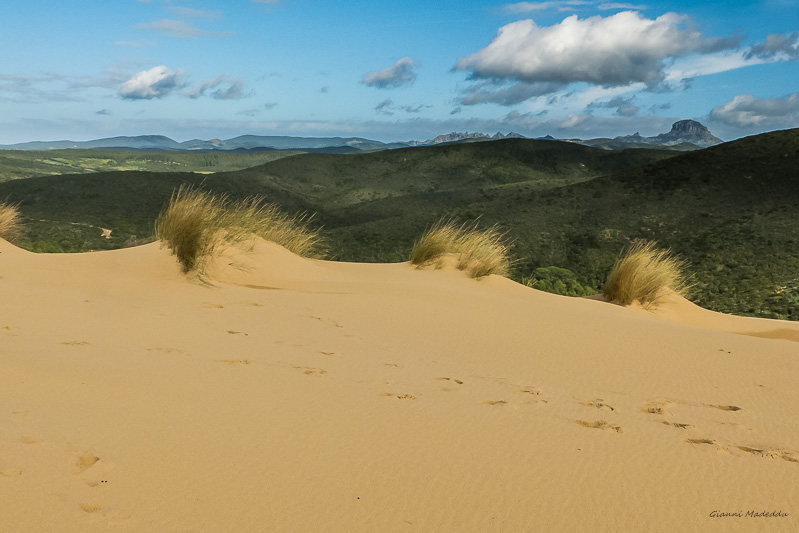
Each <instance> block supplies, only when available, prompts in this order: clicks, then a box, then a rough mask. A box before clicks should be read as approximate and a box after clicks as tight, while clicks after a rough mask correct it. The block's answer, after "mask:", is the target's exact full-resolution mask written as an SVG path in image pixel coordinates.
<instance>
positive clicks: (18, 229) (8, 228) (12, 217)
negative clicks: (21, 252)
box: [0, 203, 22, 243]
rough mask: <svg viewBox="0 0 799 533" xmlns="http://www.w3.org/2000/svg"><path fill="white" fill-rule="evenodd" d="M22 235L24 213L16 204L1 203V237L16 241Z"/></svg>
mask: <svg viewBox="0 0 799 533" xmlns="http://www.w3.org/2000/svg"><path fill="white" fill-rule="evenodd" d="M21 235H22V215H21V214H20V212H19V208H17V206H16V205H12V204H7V203H0V239H5V240H7V241H8V242H10V243H14V242H16V240H17V239H19V237H20V236H21Z"/></svg>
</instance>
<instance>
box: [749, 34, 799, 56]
mask: <svg viewBox="0 0 799 533" xmlns="http://www.w3.org/2000/svg"><path fill="white" fill-rule="evenodd" d="M753 57H759V58H761V59H773V60H799V32H796V31H795V32H793V33H792V34H790V35H783V34H780V33H772V34H770V35H767V36H766V41H765V42H763V43H760V44H756V45H754V46H752V48H751V49H750V50H749V52H747V54H746V58H747V59H750V58H753Z"/></svg>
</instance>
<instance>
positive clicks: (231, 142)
mask: <svg viewBox="0 0 799 533" xmlns="http://www.w3.org/2000/svg"><path fill="white" fill-rule="evenodd" d="M511 138H513V139H524V138H526V137H525V136H524V135H521V134H519V133H514V132H511V133H508V134H507V135H505V134H502V133H499V132H498V133H496V134H494V135H487V134H485V133H480V132H471V133H470V132H452V133H447V134H444V135H439V136H437V137H435V138H432V139H427V140H426V141H406V142H392V143H384V142H381V141H375V140H370V139H364V138H361V137H290V136H282V135H281V136H275V135H241V136H239V137H234V138H232V139H227V140H221V139H211V140H202V139H193V140H190V141H185V142H177V141H175V140H173V139H170V138H169V137H165V136H163V135H139V136H135V137H110V138H107V139H97V140H93V141H34V142H26V143H19V144H11V145H0V150H59V149H69V148H76V149H89V148H117V149H127V150H141V151H148V152H176V151H214V150H221V151H227V152H231V151H238V152H244V151H257V150H300V151H304V152H323V153H356V152H362V151H372V150H386V149H393V148H408V147H412V146H433V145H439V144H452V143H463V142H483V141H496V140H500V139H511ZM540 139H543V140H557V139H555V138H554V137H552V136H549V135H547V136H546V137H540ZM564 140H566V141H569V142H574V143H578V144H584V145H586V146H593V147H597V148H604V149H606V150H619V149H624V148H659V149H669V150H684V151H689V150H696V149H699V148H707V147H709V146H713V145H716V144H719V143H721V142H722V141H721V139H719V138H717V137H715V136H713V134H711V133H710V131H709V130H708V129H707V128H706V127H705V126H703V125H702V124H700V123H699V122H696V121H694V120H680V121H678V122H675V123H674V125H673V126H672V128H671V131H669V132H668V133H662V134H660V135H657V136H655V137H642V136H641V135H640V134H639V133H635V134H633V135H626V136H621V137H615V138H613V139H610V138H599V139H588V140H583V139H564Z"/></svg>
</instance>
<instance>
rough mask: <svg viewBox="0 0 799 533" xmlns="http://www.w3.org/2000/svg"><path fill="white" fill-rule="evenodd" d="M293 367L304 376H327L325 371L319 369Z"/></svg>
mask: <svg viewBox="0 0 799 533" xmlns="http://www.w3.org/2000/svg"><path fill="white" fill-rule="evenodd" d="M293 366H294V368H296V369H297V370H301V371H302V373H303V374H305V375H306V376H312V375H316V376H322V375H324V374H327V370H322V369H321V368H312V367H310V366H296V365H293Z"/></svg>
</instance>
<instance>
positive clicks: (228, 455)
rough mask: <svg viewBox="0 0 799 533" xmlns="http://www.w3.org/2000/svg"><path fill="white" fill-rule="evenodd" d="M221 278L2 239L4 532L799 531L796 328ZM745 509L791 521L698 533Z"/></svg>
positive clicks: (404, 270) (145, 257) (281, 271)
mask: <svg viewBox="0 0 799 533" xmlns="http://www.w3.org/2000/svg"><path fill="white" fill-rule="evenodd" d="M213 276H214V278H215V279H216V280H217V282H216V283H215V284H214V286H207V285H202V284H200V283H197V282H196V281H193V280H190V279H186V278H185V277H184V276H183V275H182V274H181V273H180V270H179V268H178V265H177V264H176V263H175V261H174V258H173V257H171V256H170V255H169V253H168V251H166V250H162V249H160V248H159V247H158V245H157V244H153V245H148V246H143V247H140V248H133V249H127V250H119V251H113V252H98V253H91V254H82V255H67V254H60V255H35V254H30V253H27V252H24V251H22V250H19V249H17V248H14V247H12V246H10V245H8V244H7V243H5V242H3V241H0V531H117V530H119V531H664V532H665V531H669V532H671V531H700V530H701V531H797V530H799V519H798V518H797V517H799V422H797V416H799V415H798V413H799V389H798V388H797V385H796V384H797V383H798V382H799V343H797V342H793V341H795V340H797V339H799V325H797V324H792V323H783V322H775V321H761V320H756V319H744V318H738V317H727V316H723V315H719V314H717V313H710V312H708V311H705V310H702V309H698V308H695V306H692V304H690V303H688V302H685V301H680V300H679V299H673V300H672V301H670V302H668V303H667V304H666V305H665V306H663V307H662V308H661V309H660V310H659V311H658V313H656V314H652V313H647V312H644V311H640V310H636V309H632V308H622V307H618V306H615V305H611V304H607V303H603V302H598V301H591V300H585V299H571V298H565V297H559V296H555V295H550V294H546V293H541V292H538V291H534V290H532V289H528V288H525V287H522V286H520V285H518V284H515V283H513V282H511V281H509V280H506V279H502V278H494V277H492V278H489V279H484V280H482V281H479V282H477V281H474V280H470V279H468V278H466V277H465V276H464V275H463V274H462V273H460V272H457V271H454V270H441V271H435V270H430V271H421V270H416V269H414V268H412V267H410V266H409V265H407V264H395V265H365V264H342V263H329V262H319V261H310V260H305V259H301V258H298V257H296V256H293V255H291V254H289V253H288V252H286V251H285V250H283V249H282V248H279V247H277V246H274V245H270V244H266V243H261V244H259V246H258V247H257V248H256V251H255V253H254V254H253V255H251V256H249V257H246V256H243V255H240V254H237V253H232V252H231V254H229V256H226V257H224V258H222V259H220V261H219V262H218V263H217V264H216V265H215V268H214V269H213ZM739 333H745V334H739ZM768 337H771V338H768ZM790 339H793V341H792V340H790ZM750 510H752V511H756V512H762V511H770V512H771V511H777V512H780V513H782V514H783V515H784V514H787V515H788V516H781V517H745V516H744V517H734V516H733V517H729V516H727V517H711V513H713V512H714V511H717V512H722V513H739V512H741V513H746V512H747V511H750Z"/></svg>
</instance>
